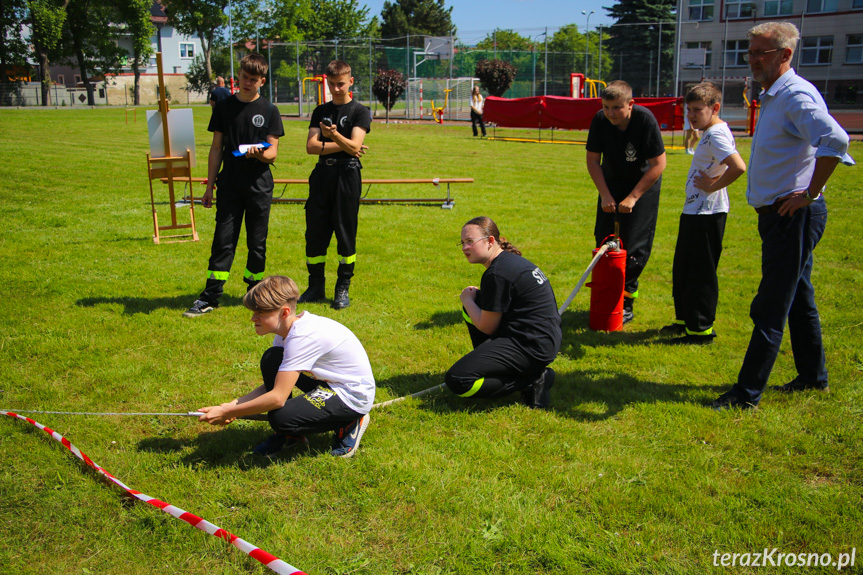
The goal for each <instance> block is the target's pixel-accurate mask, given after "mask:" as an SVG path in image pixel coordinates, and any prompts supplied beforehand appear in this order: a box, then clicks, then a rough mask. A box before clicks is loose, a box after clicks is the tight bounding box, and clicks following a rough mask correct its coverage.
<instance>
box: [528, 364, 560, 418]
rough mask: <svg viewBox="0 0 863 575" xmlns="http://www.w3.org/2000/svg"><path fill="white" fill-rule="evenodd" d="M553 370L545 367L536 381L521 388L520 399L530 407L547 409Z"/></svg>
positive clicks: (553, 374) (549, 401) (553, 375)
mask: <svg viewBox="0 0 863 575" xmlns="http://www.w3.org/2000/svg"><path fill="white" fill-rule="evenodd" d="M554 377H555V373H554V370H553V369H551V368H550V367H547V368H545V370H544V371H543V372H542V375H540V376H539V377H538V378H537V379H536V381H534V382H533V383H531V384H530V385H528V386H527V387H525V388H524V389H522V390H521V400H522V401H523V402H524V404H525V405H526V406H528V407H529V408H531V409H548V406H549V405H550V404H551V393H550V392H551V386H553V385H554Z"/></svg>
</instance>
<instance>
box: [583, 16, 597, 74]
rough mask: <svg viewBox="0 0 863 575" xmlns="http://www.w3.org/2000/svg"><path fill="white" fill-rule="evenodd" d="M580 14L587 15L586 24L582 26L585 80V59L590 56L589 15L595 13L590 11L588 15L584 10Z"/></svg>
mask: <svg viewBox="0 0 863 575" xmlns="http://www.w3.org/2000/svg"><path fill="white" fill-rule="evenodd" d="M581 13H582V14H587V24H585V25H584V77H585V78H587V75H588V71H587V59H588V56H589V55H590V42H589V40H590V38H589V37H588V33H589V32H590V16H591V14H595V13H596V12H594V11H593V10H591V11H590V14H588V13H587V11H586V10H582V11H581Z"/></svg>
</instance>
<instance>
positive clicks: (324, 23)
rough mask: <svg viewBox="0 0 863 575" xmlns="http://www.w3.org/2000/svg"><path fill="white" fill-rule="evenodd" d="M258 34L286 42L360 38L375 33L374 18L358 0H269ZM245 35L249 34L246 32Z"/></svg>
mask: <svg viewBox="0 0 863 575" xmlns="http://www.w3.org/2000/svg"><path fill="white" fill-rule="evenodd" d="M265 20H266V21H268V22H270V23H269V24H268V25H266V26H264V27H261V34H264V33H266V35H267V37H269V38H279V39H280V40H282V41H285V42H291V41H296V40H299V41H303V40H327V39H332V38H359V37H364V36H369V35H370V33H371V32H376V31H377V27H378V22H377V18H371V19H370V18H369V9H368V8H367V7H366V6H365V5H363V6H360V5H359V3H358V1H357V0H272V5H271V6H270V12H269V13H268V14H267V16H266V17H265ZM246 34H247V36H248V35H249V33H248V32H246Z"/></svg>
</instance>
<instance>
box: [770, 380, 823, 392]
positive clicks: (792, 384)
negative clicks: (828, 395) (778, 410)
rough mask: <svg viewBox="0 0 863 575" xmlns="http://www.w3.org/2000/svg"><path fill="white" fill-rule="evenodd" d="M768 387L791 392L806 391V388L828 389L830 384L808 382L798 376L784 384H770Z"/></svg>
mask: <svg viewBox="0 0 863 575" xmlns="http://www.w3.org/2000/svg"><path fill="white" fill-rule="evenodd" d="M770 389H775V390H776V391H781V392H783V393H793V392H795V391H806V390H807V389H817V390H818V391H830V386H828V385H827V384H826V383H825V384H824V385H821V384H820V383H809V382H807V381H803V380H801V379H800V376H797V377H795V378H794V379H792V380H791V381H789V382H788V383H786V384H785V385H771V386H770Z"/></svg>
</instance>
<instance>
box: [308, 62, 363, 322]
mask: <svg viewBox="0 0 863 575" xmlns="http://www.w3.org/2000/svg"><path fill="white" fill-rule="evenodd" d="M326 75H327V86H328V87H329V89H330V93H331V94H332V95H333V99H332V101H331V102H327V103H325V104H321V105H320V106H318V107H317V108H315V111H314V112H312V119H311V122H310V124H309V135H308V138H307V139H306V153H308V154H310V155H313V156H320V159H319V160H318V163H317V165H315V169H314V170H313V171H312V174H311V176H309V199H308V200H307V201H306V267H307V268H308V270H309V287H308V289H306V291H305V292H303V295H301V296H300V299H299V302H300V303H307V302H314V301H320V300H322V299H324V298H325V297H326V295H325V294H326V285H325V281H326V280H325V276H324V268H325V266H326V261H327V248H328V247H329V245H330V240H331V239H332V236H333V232H335V234H336V242H337V244H336V247H337V251H338V254H339V268H338V275H337V279H336V287H335V293H334V297H333V303H332V307H333V308H334V309H343V308H346V307H348V306H349V305H350V299H349V297H348V289H349V288H350V285H351V278H352V277H353V275H354V265H355V262H356V259H357V249H356V242H357V220H358V217H359V211H360V195H361V193H362V185H363V182H362V176H361V174H360V170H361V169H362V164H360V160H359V158H360V157H361V156H362V155H363V154H364V153H365V150H366V149H368V147H367V146H365V145H363V141H364V140H365V137H366V134H367V133H368V132H369V131H370V130H371V121H372V117H371V111H370V110H369V109H368V108H367V107H365V106H363V105H362V104H360V103H359V102H355V101H354V100H353V99H352V98H351V93H350V89H351V86H353V84H354V79H353V77H352V76H351V67H350V66H348V64H347V63H345V62H342V61H340V60H333V61H332V62H330V63H329V65H328V66H327V70H326Z"/></svg>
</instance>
